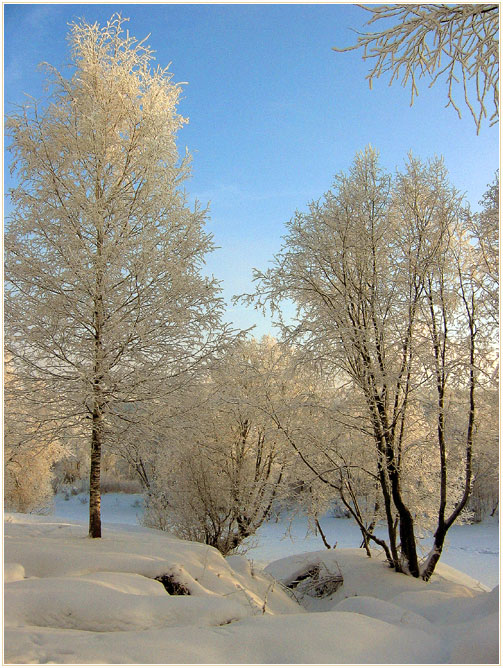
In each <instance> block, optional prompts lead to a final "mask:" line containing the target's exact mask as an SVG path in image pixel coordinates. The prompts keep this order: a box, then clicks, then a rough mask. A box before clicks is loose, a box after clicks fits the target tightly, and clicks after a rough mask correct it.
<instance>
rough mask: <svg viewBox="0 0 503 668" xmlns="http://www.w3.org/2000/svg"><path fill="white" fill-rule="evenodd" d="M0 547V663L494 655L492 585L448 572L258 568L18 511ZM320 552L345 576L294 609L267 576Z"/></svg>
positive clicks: (474, 658)
mask: <svg viewBox="0 0 503 668" xmlns="http://www.w3.org/2000/svg"><path fill="white" fill-rule="evenodd" d="M4 552H5V562H6V563H5V587H4V601H5V649H4V652H5V657H4V659H5V661H6V662H7V663H51V662H52V663H84V664H87V663H163V664H169V663H448V662H455V663H460V662H467V663H478V662H489V663H491V662H493V663H496V662H497V661H498V594H497V590H494V591H493V592H487V591H484V589H485V588H484V587H481V586H478V585H477V583H475V582H474V581H473V580H471V579H470V578H468V577H467V576H463V575H462V574H460V573H458V572H456V571H454V570H453V569H448V568H447V569H444V570H442V568H440V569H439V574H438V575H437V576H436V577H435V578H434V581H433V582H431V583H428V584H426V583H423V582H419V581H416V580H412V579H411V578H408V577H406V576H401V575H397V574H396V573H393V572H391V571H390V570H389V569H388V568H386V566H385V564H383V563H382V562H380V561H379V559H372V560H369V559H368V558H367V557H365V555H364V553H363V551H362V550H338V549H336V550H331V551H327V550H324V551H322V552H314V553H309V554H304V555H297V556H294V557H288V558H286V559H282V560H280V561H279V562H275V563H273V564H271V565H270V566H269V567H268V571H269V572H268V573H264V572H262V571H260V570H257V569H254V568H253V566H251V565H250V563H249V562H248V561H247V560H246V559H245V558H244V557H239V556H234V557H229V558H228V559H224V558H223V557H222V556H221V555H220V553H219V552H217V551H216V550H214V549H213V548H210V547H208V546H206V545H201V544H199V543H190V542H186V541H181V540H178V539H176V538H173V537H171V536H169V535H167V534H165V533H162V532H158V531H153V530H149V529H145V528H142V527H135V526H129V527H128V526H126V525H120V526H119V525H112V524H110V525H105V530H104V538H102V539H101V540H92V539H89V538H88V537H87V528H86V525H85V523H82V522H79V521H75V520H61V521H59V520H57V519H54V518H52V517H50V518H49V517H34V516H26V515H19V514H10V515H7V516H6V521H5V541H4ZM320 560H323V561H324V562H325V564H326V566H327V569H329V570H331V571H335V570H336V569H338V571H340V572H341V574H342V576H343V578H344V583H343V585H342V587H340V588H339V589H338V590H337V591H336V592H335V593H334V594H332V595H331V596H329V597H326V598H324V599H321V600H319V599H313V600H311V601H309V600H307V598H304V599H303V600H302V601H301V603H302V605H300V604H299V603H297V602H296V601H295V600H294V599H293V598H292V597H291V594H290V593H289V592H287V591H285V588H284V587H283V586H282V585H281V584H279V583H278V582H277V581H276V579H274V578H278V579H279V580H284V581H285V582H286V581H288V580H289V579H290V578H291V577H292V576H295V574H298V573H299V572H301V571H302V570H303V569H304V570H305V567H306V566H309V565H310V564H312V563H319V562H320ZM162 576H167V578H168V582H167V584H166V586H167V587H168V589H169V588H170V583H171V585H172V583H173V582H176V583H177V585H179V586H183V588H184V591H188V592H189V593H190V595H175V594H170V593H168V591H167V590H166V589H165V587H164V585H163V583H162V582H160V581H158V580H156V579H155V578H156V577H162ZM272 576H274V578H273V577H272ZM164 581H165V582H166V577H165V578H164Z"/></svg>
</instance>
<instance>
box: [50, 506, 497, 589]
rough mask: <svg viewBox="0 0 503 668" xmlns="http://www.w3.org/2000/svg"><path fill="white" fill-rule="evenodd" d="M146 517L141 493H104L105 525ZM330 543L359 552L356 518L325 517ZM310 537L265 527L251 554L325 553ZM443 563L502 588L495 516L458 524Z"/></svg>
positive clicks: (78, 515) (257, 557) (65, 509)
mask: <svg viewBox="0 0 503 668" xmlns="http://www.w3.org/2000/svg"><path fill="white" fill-rule="evenodd" d="M87 503H88V497H87V496H86V495H78V496H70V498H69V499H68V501H65V499H64V497H63V496H61V495H58V496H57V497H56V499H55V505H54V510H53V515H54V516H55V517H65V518H68V519H74V520H81V521H86V520H87V518H88V513H89V510H88V505H87ZM141 515H142V497H141V495H140V494H104V495H103V497H102V516H103V520H104V522H113V523H121V524H139V520H140V518H141ZM321 524H322V528H323V531H324V532H325V534H326V536H327V538H328V540H329V542H330V544H331V545H333V544H334V543H337V548H339V549H340V548H347V547H348V548H354V547H357V546H358V545H360V542H361V535H360V532H359V530H358V528H357V526H356V525H355V524H354V522H352V521H351V520H347V519H337V518H334V517H326V518H324V519H323V520H322V522H321ZM307 534H308V525H307V520H306V519H305V518H299V517H298V518H296V519H295V520H294V521H293V522H291V523H290V522H287V521H286V520H285V521H280V522H277V523H276V522H271V523H269V524H266V525H265V526H263V527H262V528H261V529H260V530H259V531H258V534H257V536H254V537H253V538H251V539H250V541H249V545H250V546H251V547H249V549H248V550H247V553H246V556H247V558H248V559H250V560H252V561H253V563H254V564H256V565H257V566H258V567H260V568H264V567H265V566H267V564H269V563H270V562H271V561H275V560H277V559H281V558H283V557H286V556H288V555H292V554H298V553H300V552H312V551H315V550H321V549H323V542H322V540H321V538H320V536H315V535H313V534H312V533H311V534H309V535H307ZM442 563H444V564H448V565H449V566H453V567H454V568H456V569H458V570H460V571H463V572H464V573H467V574H468V575H470V576H471V577H473V578H474V579H476V580H479V581H481V582H482V583H484V584H485V585H487V586H488V587H491V588H492V587H495V586H496V585H497V584H499V563H500V560H499V526H498V519H497V518H494V519H491V520H489V521H486V522H484V523H481V524H471V525H470V524H463V525H455V526H454V527H452V529H451V530H450V531H449V534H448V537H447V543H446V548H445V549H444V552H443V554H442Z"/></svg>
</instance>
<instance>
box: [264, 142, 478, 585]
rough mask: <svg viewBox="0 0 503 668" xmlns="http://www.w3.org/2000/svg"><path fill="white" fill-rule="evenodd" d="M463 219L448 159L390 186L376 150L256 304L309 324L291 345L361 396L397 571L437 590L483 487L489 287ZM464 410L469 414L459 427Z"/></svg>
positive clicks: (312, 222) (362, 159)
mask: <svg viewBox="0 0 503 668" xmlns="http://www.w3.org/2000/svg"><path fill="white" fill-rule="evenodd" d="M465 219H466V212H465V210H464V209H463V207H462V202H461V198H460V196H459V194H458V193H457V192H456V191H455V190H454V189H453V188H452V187H451V186H450V184H449V183H448V181H447V175H446V171H445V167H444V166H443V163H442V161H441V160H434V161H432V162H431V163H429V164H427V165H424V164H422V163H421V162H420V161H418V160H417V159H415V158H413V157H410V158H409V161H408V163H407V165H406V169H405V171H404V172H403V173H399V174H397V175H396V176H395V177H394V178H392V177H391V176H390V175H389V174H387V173H386V172H384V170H383V169H382V168H381V167H380V166H379V162H378V156H377V153H376V152H375V151H374V150H373V149H370V148H369V149H367V150H366V151H365V152H363V153H361V154H358V155H357V157H356V159H355V162H354V164H353V166H352V168H351V170H350V172H349V174H340V175H338V176H337V177H336V179H335V183H334V187H333V189H332V190H331V191H330V192H328V193H327V194H326V195H325V198H324V199H323V201H321V202H314V203H312V204H311V205H310V208H309V212H308V213H305V214H304V213H300V212H297V214H296V215H295V217H294V218H293V219H292V221H291V222H290V223H289V224H288V235H287V236H286V238H285V244H284V246H283V249H282V252H281V253H279V254H278V255H276V257H275V260H274V264H273V267H272V268H271V269H270V270H268V271H267V272H265V273H261V272H256V279H257V280H258V288H257V292H256V295H255V296H254V297H253V296H252V299H255V300H256V301H257V302H258V304H259V305H264V306H265V305H270V306H271V307H272V309H273V310H274V311H276V312H279V308H280V305H281V302H282V301H284V300H290V301H293V302H294V303H295V304H296V305H297V319H296V321H294V322H293V324H288V323H284V322H283V323H282V329H283V335H284V338H285V339H286V340H287V341H289V342H290V343H295V344H296V346H297V347H298V350H299V351H300V355H301V358H304V359H307V360H309V361H310V362H311V363H312V362H314V361H315V362H316V363H317V364H318V365H320V367H321V368H323V369H324V372H325V374H327V373H331V374H332V376H333V378H334V386H335V385H336V383H339V384H341V383H342V382H347V383H350V384H351V386H352V390H353V392H354V393H355V398H356V400H357V403H358V404H359V405H360V406H361V407H362V410H361V414H360V418H359V421H360V429H361V431H362V433H363V434H366V435H367V439H366V443H367V444H368V447H370V448H371V452H372V453H373V456H374V461H375V464H374V467H373V468H372V469H370V470H369V469H367V472H368V473H369V474H370V475H371V476H372V477H373V479H374V481H375V482H377V484H378V489H379V495H380V502H379V505H380V508H381V512H383V513H384V516H385V518H386V523H387V528H388V541H387V546H386V553H387V555H388V559H389V561H390V563H391V564H392V565H393V566H394V568H396V570H399V571H403V572H406V573H410V574H411V575H413V576H415V577H420V576H421V577H425V578H426V579H427V578H428V577H430V576H431V573H432V572H433V569H434V567H435V564H436V561H437V560H438V557H439V556H440V553H441V550H442V546H443V542H444V540H445V535H446V533H447V530H448V529H449V527H450V526H452V524H453V522H454V521H455V520H456V518H457V517H459V514H460V513H461V511H462V510H463V509H464V508H465V506H466V503H467V500H468V495H469V492H470V487H471V482H472V458H473V447H474V438H475V426H476V400H477V397H476V390H477V386H478V369H477V363H478V359H479V353H478V349H477V347H476V343H477V334H478V329H477V327H478V311H477V308H478V300H479V288H478V287H477V283H476V281H475V280H474V278H475V276H474V270H475V265H474V263H473V260H472V255H473V246H472V245H471V244H470V243H469V239H468V237H467V233H466V232H467V230H466V229H465V228H466V226H465V224H464V221H465ZM279 319H280V322H281V314H280V313H279ZM453 397H455V399H456V402H457V403H458V405H459V404H460V403H462V404H463V408H462V409H458V414H460V415H461V418H460V420H459V422H458V423H457V424H456V425H455V426H454V427H453V428H451V427H450V426H449V425H448V418H447V416H448V401H450V400H451V398H453ZM353 426H355V425H353ZM334 462H335V459H334ZM324 470H326V469H321V470H320V468H319V467H317V468H313V472H314V473H317V474H318V476H320V475H321V474H322V471H324ZM333 470H334V471H340V470H341V466H340V465H338V466H337V467H336V466H334V467H333ZM433 471H434V473H432V472H433ZM323 477H324V478H325V479H326V480H327V483H328V484H330V485H332V486H334V483H333V478H329V477H328V476H327V475H326V474H324V473H323ZM425 481H429V484H430V485H432V488H431V489H429V490H428V492H427V493H425V490H424V489H421V487H420V486H421V484H422V483H424V482H425ZM346 482H347V478H346ZM342 484H343V485H344V484H345V481H344V479H343V480H342ZM337 485H339V487H340V486H341V482H340V481H339V483H337V484H335V487H336V486H337ZM420 501H421V503H420ZM425 513H426V514H427V515H428V516H429V517H430V518H432V517H434V518H436V520H435V525H434V527H433V531H434V534H435V537H434V549H433V550H432V551H431V553H430V554H429V555H428V557H427V558H426V559H425V560H424V562H423V563H420V557H419V552H418V543H417V535H416V533H417V532H416V527H417V524H418V521H420V520H421V515H423V514H425ZM355 519H356V518H355ZM359 524H360V528H364V527H362V525H364V524H365V523H359ZM368 538H369V540H375V536H374V535H371V534H370V533H369V534H368ZM376 542H377V541H376ZM379 544H380V545H381V544H382V541H381V542H380V543H379ZM383 547H384V545H383Z"/></svg>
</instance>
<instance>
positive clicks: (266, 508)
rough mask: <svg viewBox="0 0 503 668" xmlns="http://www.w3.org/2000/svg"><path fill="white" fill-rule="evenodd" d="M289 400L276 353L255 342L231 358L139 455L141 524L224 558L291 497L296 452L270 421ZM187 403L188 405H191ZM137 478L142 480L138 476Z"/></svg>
mask: <svg viewBox="0 0 503 668" xmlns="http://www.w3.org/2000/svg"><path fill="white" fill-rule="evenodd" d="M289 396H291V392H290V385H289V380H287V377H286V367H285V364H284V361H283V356H282V354H281V352H280V349H279V347H278V346H277V345H276V344H275V343H274V342H273V341H272V340H271V339H264V340H262V341H261V342H257V341H254V340H251V341H246V342H243V343H241V344H239V345H238V346H237V347H235V348H234V349H233V350H231V351H229V352H228V354H227V355H226V356H224V358H223V359H222V360H221V362H220V364H219V367H218V368H215V369H214V370H213V371H212V373H211V374H210V377H209V378H208V379H207V381H206V382H205V383H202V384H201V385H200V386H199V388H198V389H197V391H196V392H195V395H194V394H193V395H192V396H189V397H187V404H186V407H188V410H186V411H185V412H183V411H181V410H180V408H179V411H178V418H177V420H176V421H172V422H171V427H170V428H168V429H167V430H166V431H165V433H164V441H161V442H160V443H158V444H157V445H158V447H157V448H151V449H150V452H146V451H145V452H144V454H143V462H144V466H143V471H144V472H146V471H148V472H149V473H148V475H149V480H148V489H147V495H146V501H147V508H146V513H145V522H146V523H147V524H148V525H150V526H154V527H156V528H160V529H163V530H169V531H173V532H175V533H176V534H177V535H179V536H181V537H182V538H185V539H189V540H197V541H200V542H203V543H207V544H209V545H213V546H214V547H217V548H218V549H219V550H220V551H221V552H222V553H224V554H227V553H229V552H231V551H233V550H236V549H237V548H238V547H239V546H240V545H241V543H242V542H243V541H244V540H245V539H246V538H248V537H249V536H252V535H253V534H254V533H255V532H256V531H257V529H258V528H259V527H260V526H261V525H262V523H263V522H265V521H266V520H267V519H268V518H269V517H270V515H271V513H272V511H273V510H274V507H275V504H277V503H278V502H279V501H281V500H282V499H284V498H285V496H286V495H287V494H288V493H289V492H290V489H291V487H290V483H291V481H292V479H293V480H295V475H294V472H293V470H292V467H293V465H294V455H295V453H294V452H293V451H292V450H291V448H290V447H289V446H288V443H287V442H286V438H285V435H284V433H283V432H282V431H281V430H280V429H278V426H277V425H276V424H275V422H274V420H273V419H271V416H270V415H269V411H268V407H269V406H270V403H271V400H272V399H274V401H275V402H277V403H278V404H281V405H282V406H283V411H284V410H285V406H288V401H289ZM191 404H192V405H191ZM142 477H143V476H142Z"/></svg>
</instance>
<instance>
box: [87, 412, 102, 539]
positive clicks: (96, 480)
mask: <svg viewBox="0 0 503 668" xmlns="http://www.w3.org/2000/svg"><path fill="white" fill-rule="evenodd" d="M101 420H102V416H101V414H100V411H99V409H97V410H95V411H94V412H93V431H92V436H91V473H90V477H89V537H90V538H101V481H100V477H101V444H102V429H101Z"/></svg>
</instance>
